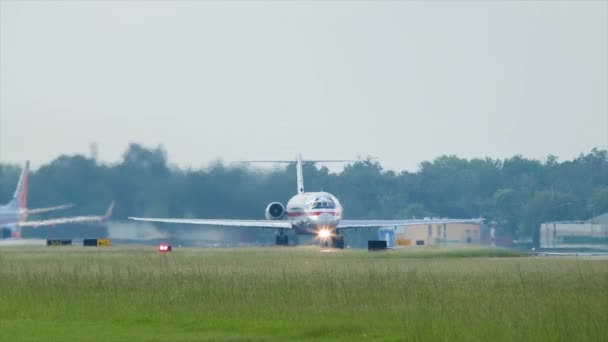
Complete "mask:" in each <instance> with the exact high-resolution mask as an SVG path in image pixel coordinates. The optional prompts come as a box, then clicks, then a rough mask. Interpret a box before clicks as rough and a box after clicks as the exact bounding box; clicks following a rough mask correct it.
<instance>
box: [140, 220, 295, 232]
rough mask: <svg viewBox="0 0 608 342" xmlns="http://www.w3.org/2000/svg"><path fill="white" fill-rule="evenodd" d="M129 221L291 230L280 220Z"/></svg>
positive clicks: (287, 224) (287, 223) (286, 223)
mask: <svg viewBox="0 0 608 342" xmlns="http://www.w3.org/2000/svg"><path fill="white" fill-rule="evenodd" d="M129 220H134V221H146V222H164V223H184V224H198V225H202V226H216V227H256V228H282V229H291V224H290V223H289V222H288V221H281V220H224V219H172V218H147V217H129Z"/></svg>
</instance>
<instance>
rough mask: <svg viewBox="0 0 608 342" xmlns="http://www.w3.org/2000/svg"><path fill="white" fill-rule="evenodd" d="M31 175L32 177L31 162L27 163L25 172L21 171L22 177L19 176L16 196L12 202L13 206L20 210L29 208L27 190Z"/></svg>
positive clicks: (24, 168)
mask: <svg viewBox="0 0 608 342" xmlns="http://www.w3.org/2000/svg"><path fill="white" fill-rule="evenodd" d="M29 175H30V161H29V160H28V161H26V162H25V166H24V167H23V171H21V176H19V181H18V182H17V188H16V189H15V194H14V195H13V199H12V200H11V203H10V204H11V205H14V206H17V207H18V208H20V209H26V208H27V190H28V183H29Z"/></svg>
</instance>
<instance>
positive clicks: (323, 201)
mask: <svg viewBox="0 0 608 342" xmlns="http://www.w3.org/2000/svg"><path fill="white" fill-rule="evenodd" d="M335 208H336V204H335V203H334V201H333V200H332V199H331V198H326V197H318V198H316V199H315V200H314V201H313V202H312V203H311V209H335Z"/></svg>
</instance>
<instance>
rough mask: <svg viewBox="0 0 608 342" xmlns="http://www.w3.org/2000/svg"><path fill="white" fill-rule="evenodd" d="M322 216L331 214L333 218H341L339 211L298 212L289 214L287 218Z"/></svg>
mask: <svg viewBox="0 0 608 342" xmlns="http://www.w3.org/2000/svg"><path fill="white" fill-rule="evenodd" d="M322 214H329V215H333V216H339V215H340V212H339V211H298V212H291V213H289V212H288V213H287V217H298V216H321V215H322Z"/></svg>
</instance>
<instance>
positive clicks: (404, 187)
mask: <svg viewBox="0 0 608 342" xmlns="http://www.w3.org/2000/svg"><path fill="white" fill-rule="evenodd" d="M20 169H21V166H20V165H8V164H0V196H1V199H3V200H4V202H7V201H8V200H9V199H10V197H11V196H12V193H13V191H14V188H15V185H16V182H17V179H18V176H19V172H20ZM295 177H296V172H295V166H294V165H289V166H287V167H286V168H276V169H271V170H260V169H255V168H253V167H250V166H246V165H242V164H230V163H229V164H224V163H222V162H219V161H218V162H215V163H213V164H212V165H210V166H209V167H207V168H204V169H181V168H178V167H176V166H172V165H171V164H170V163H169V160H168V158H167V153H166V151H165V150H164V148H163V147H162V146H159V147H156V148H147V147H145V146H142V145H140V144H135V143H133V144H130V145H129V147H128V148H127V150H126V152H125V153H124V155H123V158H122V160H121V161H120V162H119V163H116V164H111V165H108V164H103V163H98V162H97V161H96V160H94V159H92V158H88V157H86V156H83V155H75V156H65V155H63V156H60V157H58V158H57V159H55V160H53V161H52V162H50V163H49V164H46V165H43V166H42V167H40V168H39V169H38V170H35V171H34V172H32V174H31V177H30V193H29V200H28V204H29V205H28V206H29V207H30V208H36V207H45V206H51V205H56V204H61V203H76V204H77V206H76V207H75V208H73V209H70V210H71V211H72V212H71V213H70V214H91V213H101V212H102V211H103V210H104V209H105V207H107V205H108V204H109V203H110V202H111V201H115V203H116V208H115V211H114V219H118V220H122V219H126V218H127V217H128V216H132V215H138V216H155V217H200V218H263V217H264V209H265V207H266V205H267V204H268V203H269V202H272V201H280V202H282V203H285V202H286V201H287V200H288V199H289V198H290V197H291V196H292V195H293V194H294V193H295V191H296V180H295ZM304 178H305V187H306V190H307V191H318V190H324V191H328V192H331V193H333V194H334V195H336V196H337V197H338V198H339V199H340V201H341V202H342V204H343V205H344V207H345V213H344V215H345V217H346V218H351V219H363V218H378V219H379V218H383V219H407V218H423V217H451V218H471V217H484V218H485V219H486V222H493V223H495V225H496V227H497V233H498V234H499V235H502V236H510V237H513V238H528V237H533V238H534V239H535V240H536V239H537V236H536V234H537V231H538V226H539V224H540V223H541V222H546V221H557V220H583V219H588V218H591V217H593V216H596V215H599V214H602V213H604V212H608V151H607V150H600V149H593V150H591V151H590V152H589V153H586V154H585V153H583V154H581V155H580V156H578V157H577V158H575V159H573V160H569V161H563V162H560V161H558V159H557V158H556V157H554V156H551V155H550V156H548V157H547V158H546V160H544V161H539V160H534V159H528V158H525V157H522V156H520V155H516V156H513V157H511V158H507V159H504V160H499V159H492V158H484V159H463V158H458V157H456V156H442V157H439V158H436V159H435V160H433V161H425V162H422V163H421V164H420V166H419V169H418V170H417V171H416V172H408V171H402V172H395V171H392V170H385V169H383V168H382V166H381V164H380V163H379V162H377V161H374V160H373V159H366V160H362V161H357V162H353V163H351V164H348V165H345V166H344V168H343V170H341V171H340V172H331V171H330V170H329V169H327V168H326V167H324V166H319V165H315V164H311V163H305V164H304ZM62 214H66V213H62Z"/></svg>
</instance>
